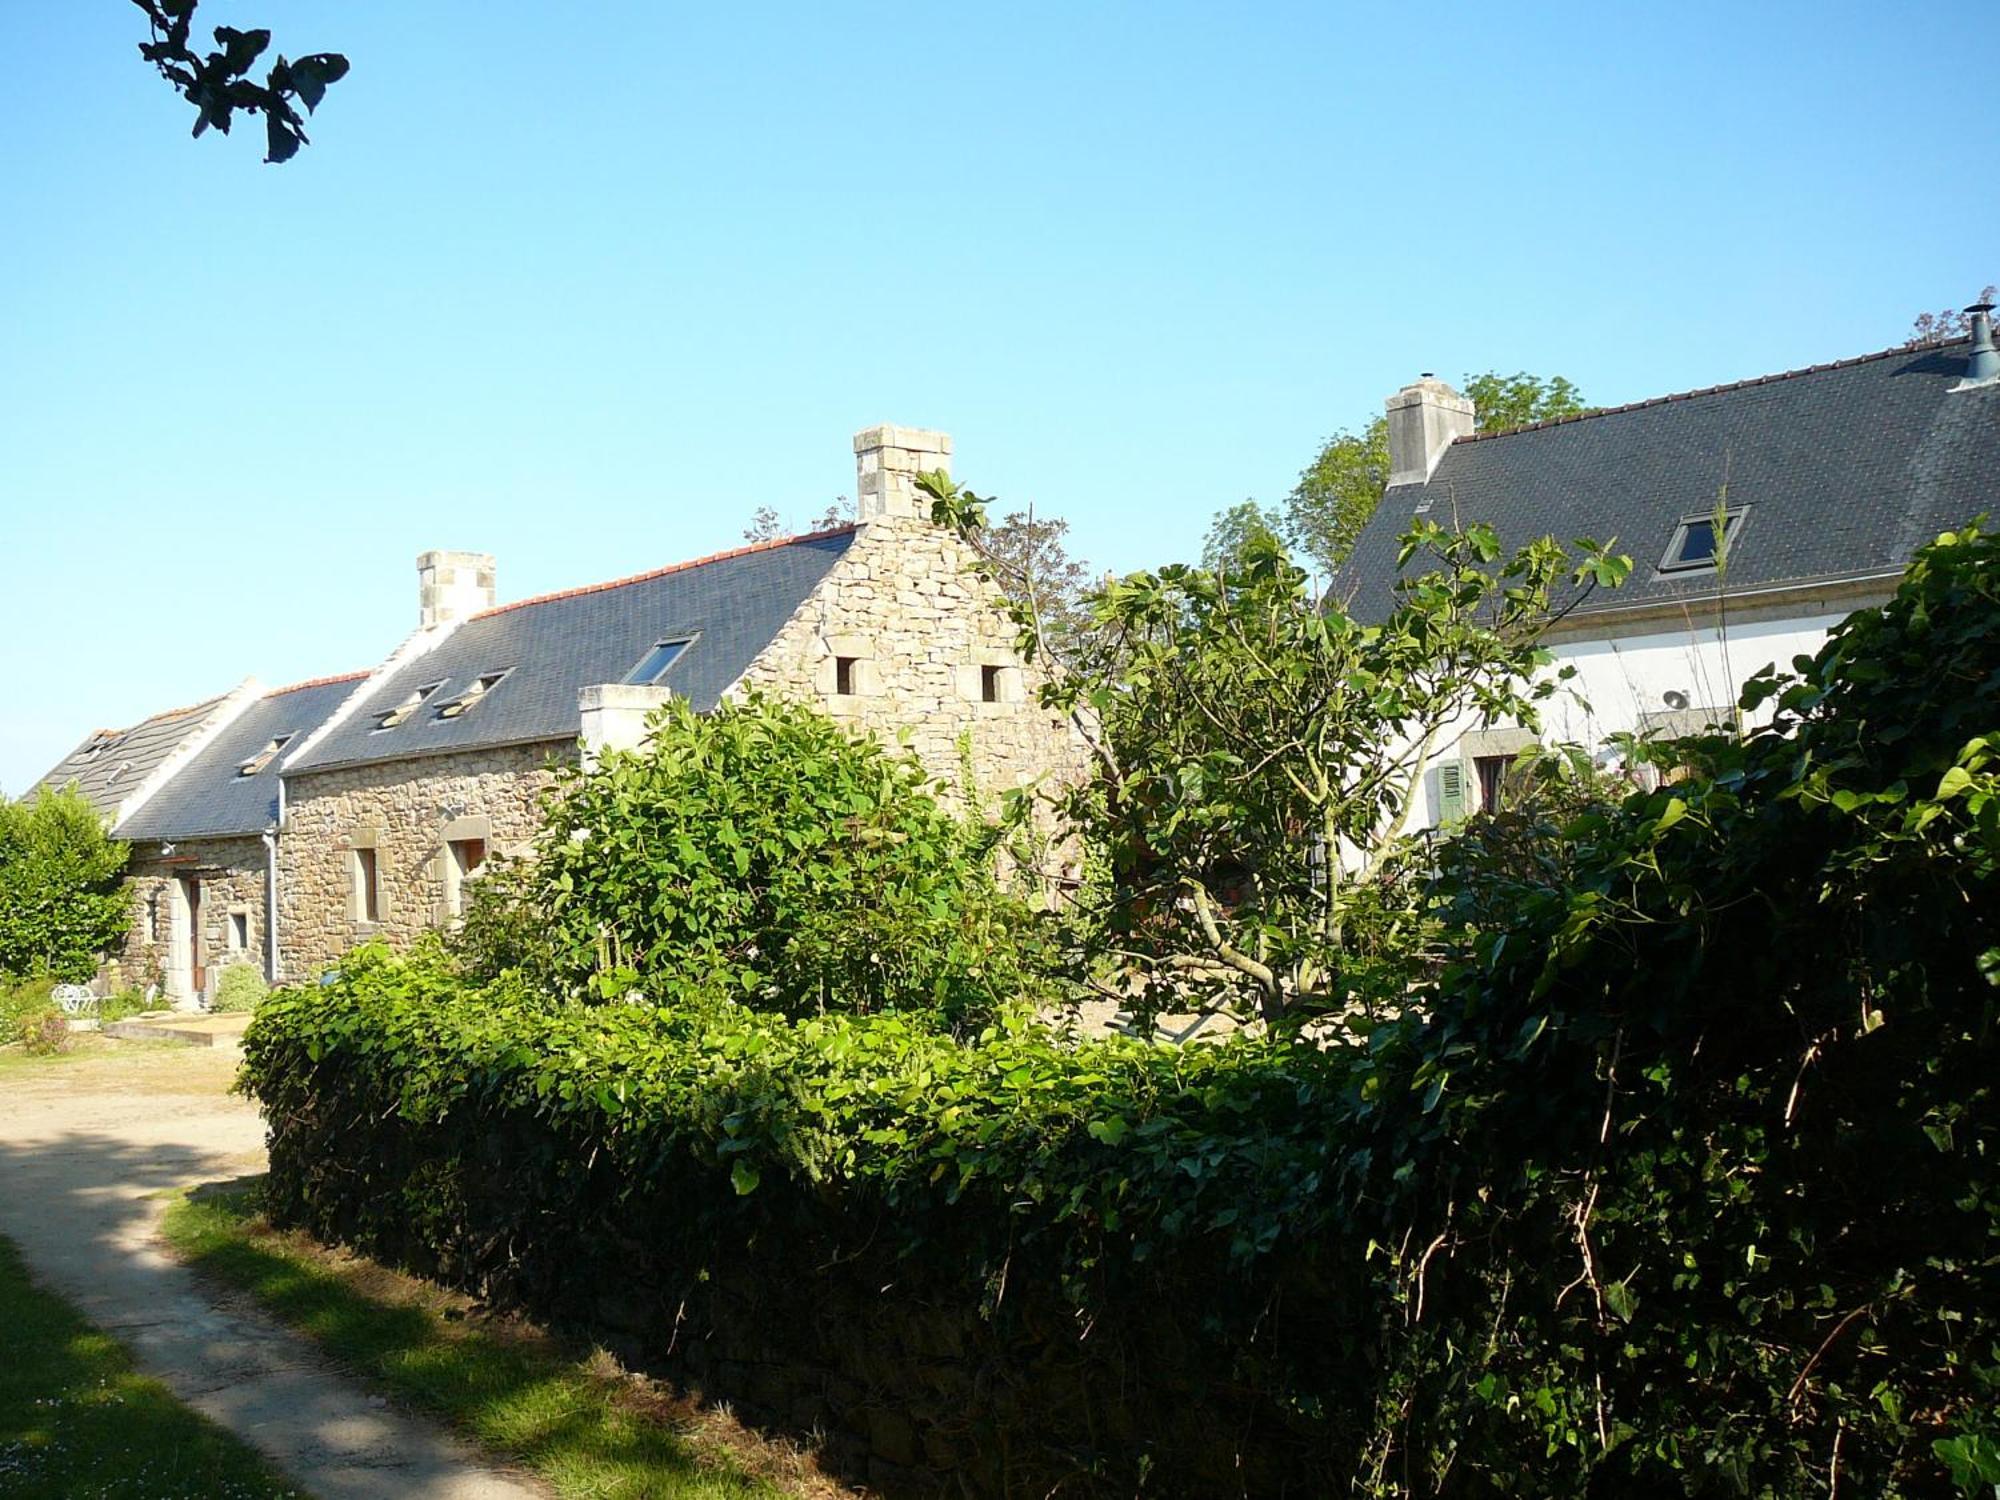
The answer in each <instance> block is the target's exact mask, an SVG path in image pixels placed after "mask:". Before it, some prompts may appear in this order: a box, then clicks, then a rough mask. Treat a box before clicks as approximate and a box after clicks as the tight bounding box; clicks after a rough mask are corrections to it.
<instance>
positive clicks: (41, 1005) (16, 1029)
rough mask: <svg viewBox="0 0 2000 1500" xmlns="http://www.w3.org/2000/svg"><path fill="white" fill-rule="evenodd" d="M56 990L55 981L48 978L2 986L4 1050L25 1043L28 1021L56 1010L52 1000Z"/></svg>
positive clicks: (0, 1007) (0, 1021) (0, 1004)
mask: <svg viewBox="0 0 2000 1500" xmlns="http://www.w3.org/2000/svg"><path fill="white" fill-rule="evenodd" d="M55 987H56V982H55V980H53V979H47V978H43V979H24V980H19V981H16V982H15V983H13V984H7V983H4V982H0V1047H4V1046H6V1045H7V1043H9V1042H18V1041H20V1040H21V1038H22V1035H23V1033H24V1031H25V1026H24V1022H25V1021H26V1020H27V1018H28V1017H30V1016H39V1015H40V1014H42V1013H43V1012H44V1011H47V1010H51V1009H53V1008H54V1006H55V1002H54V1001H53V1000H52V999H51V998H50V996H51V994H52V993H53V992H54V990H55Z"/></svg>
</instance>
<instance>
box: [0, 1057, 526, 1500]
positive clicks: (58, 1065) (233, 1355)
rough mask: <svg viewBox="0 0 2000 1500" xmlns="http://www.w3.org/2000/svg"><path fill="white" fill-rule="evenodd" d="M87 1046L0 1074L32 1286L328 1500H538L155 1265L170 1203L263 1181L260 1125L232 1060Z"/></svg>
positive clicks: (1, 1143) (3, 1192)
mask: <svg viewBox="0 0 2000 1500" xmlns="http://www.w3.org/2000/svg"><path fill="white" fill-rule="evenodd" d="M94 1045H95V1046H96V1047H97V1048H100V1049H102V1050H100V1051H95V1052H93V1053H91V1054H90V1055H88V1056H85V1057H78V1058H74V1059H62V1060H57V1061H53V1062H49V1063H40V1064H34V1065H27V1066H23V1065H19V1064H13V1065H9V1066H8V1067H6V1068H5V1069H4V1070H0V1234H4V1235H6V1236H7V1237H8V1238H9V1239H11V1240H12V1241H13V1242H14V1243H15V1244H16V1245H17V1246H19V1247H20V1251H21V1254H22V1256H23V1257H24V1258H25V1259H26V1261H27V1263H28V1266H29V1269H30V1270H31V1271H32V1272H33V1274H34V1277H35V1280H36V1281H37V1282H39V1283H40V1284H42V1285H43V1286H46V1287H49V1288H50V1289H52V1290H54V1291H57V1292H60V1293H61V1294H62V1295H63V1296H65V1297H67V1298H69V1299H70V1301H71V1302H73V1303H74V1304H75V1305H76V1306H77V1307H78V1308H79V1309H80V1310H81V1311H82V1313H83V1314H84V1316H85V1317H87V1318H89V1319H90V1320H91V1321H92V1322H94V1323H96V1324H97V1325H98V1326H99V1327H101V1328H103V1329H105V1330H106V1331H108V1332H110V1333H112V1334H115V1335H116V1336H117V1337H118V1338H119V1339H121V1340H123V1341H124V1343H125V1344H126V1345H127V1346H128V1347H129V1348H130V1349H131V1350H132V1353H133V1355H134V1357H135V1358H136V1360H137V1361H138V1363H139V1365H140V1367H141V1368H142V1369H144V1370H145V1371H146V1372H147V1373H148V1374H151V1375H155V1376H157V1377H159V1378H160V1379H161V1380H163V1381H165V1382H166V1383H167V1385H169V1386H170V1387H172V1389H173V1390H174V1392H175V1394H177V1395H178V1396H179V1397H180V1398H181V1399H182V1400H183V1401H185V1402H187V1404H188V1405H190V1406H192V1407H194V1408H195V1409H196V1410H197V1411H199V1412H201V1413H203V1414H204V1415H205V1416H208V1417H210V1418H212V1419H213V1420H215V1421H216V1422H219V1423H221V1424H222V1425H223V1426H224V1427H227V1428H228V1429H229V1430H230V1431H231V1432H233V1433H235V1434H236V1435H237V1436H238V1437H239V1438H242V1439H243V1440H244V1441H245V1442H247V1443H250V1444H251V1445H252V1446H254V1447H256V1448H257V1449H259V1450H260V1451H262V1452H263V1453H265V1454H266V1455H267V1456H269V1457H270V1459H271V1460H272V1461H273V1462H274V1463H276V1464H277V1465H278V1466H279V1467H280V1468H282V1469H283V1470H285V1472H286V1473H287V1474H289V1475H290V1476H291V1477H292V1478H293V1479H294V1480H296V1481H297V1482H298V1483H299V1484H300V1485H301V1486H303V1487H304V1488H305V1489H307V1490H309V1491H310V1492H311V1493H312V1494H314V1495H316V1496H319V1497H320V1500H537V1497H545V1496H546V1494H547V1492H546V1491H545V1490H544V1489H542V1488H541V1487H540V1486H539V1485H537V1484H536V1483H534V1482H533V1481H532V1480H528V1479H524V1478H522V1477H520V1476H518V1475H513V1474H507V1473H503V1472H501V1471H500V1470H498V1469H495V1468H492V1467H490V1466H488V1465H486V1464H485V1463H484V1462H482V1461H481V1460H480V1459H479V1458H478V1457H477V1456H476V1455H474V1454H472V1453H471V1452H470V1451H469V1450H468V1449H467V1448H466V1447H465V1446H464V1445H462V1444H460V1443H458V1442H457V1441H455V1440H454V1439H452V1438H450V1437H448V1436H446V1435H445V1434H444V1433H443V1432H441V1431H440V1430H439V1429H437V1428H436V1427H434V1426H432V1425H431V1424H429V1423H427V1422H424V1421H421V1420H418V1419H414V1418H411V1417H406V1416H403V1415H401V1414H399V1413H397V1412H395V1411H392V1410H391V1409H389V1408H388V1406H387V1405H386V1404H384V1403H383V1402H382V1400H381V1398H379V1397H372V1396H370V1395H369V1394H368V1393H367V1392H366V1391H364V1390H362V1389H360V1388H359V1387H358V1386H356V1385H355V1384H353V1383H352V1382H351V1381H349V1380H348V1379H347V1378H346V1377H344V1376H343V1375H341V1374H340V1373H338V1372H337V1371H335V1370H334V1369H332V1368H331V1367H330V1366H329V1365H328V1363H327V1362H326V1361H325V1360H324V1359H323V1358H321V1357H320V1356H319V1355H318V1354H317V1353H316V1351H314V1350H313V1349H312V1348H311V1347H310V1346H308V1345H307V1344H306V1343H305V1342H304V1341H302V1340H301V1339H299V1338H298V1337H297V1336H296V1335H294V1334H292V1333H290V1332H288V1331H286V1330H285V1329H283V1328H281V1327H280V1326H279V1325H277V1324H275V1323H273V1322H271V1321H269V1320H268V1319H266V1318H264V1317H263V1316H261V1315H260V1314H258V1313H257V1312H256V1311H255V1310H254V1309H252V1308H250V1307H248V1306H247V1305H245V1304H243V1303H242V1302H240V1301H239V1300H237V1299H235V1298H232V1297H229V1296H227V1295H226V1294H223V1293H221V1292H218V1291H216V1290H214V1289H212V1288H210V1287H208V1286H206V1285H205V1284H203V1283H201V1282H199V1281H197V1280H196V1279H195V1278H194V1277H193V1276H192V1275H191V1274H190V1273H189V1272H188V1271H186V1270H185V1269H183V1268H182V1267H180V1266H178V1265H176V1264H174V1262H172V1261H171V1260H169V1259H168V1258H167V1257H166V1256H165V1254H164V1253H163V1252H162V1251H161V1250H160V1248H159V1246H158V1244H157V1243H156V1241H155V1229H156V1226H157V1225H158V1223H159V1218H160V1215H161V1213H162V1212H164V1210H165V1207H166V1203H165V1199H166V1197H167V1196H168V1190H172V1189H179V1188H184V1187H188V1186H190V1185H193V1184H196V1183H204V1182H219V1181H227V1180H229V1179H232V1178H235V1177H241V1176H244V1175H246V1174H250V1173H255V1172H261V1171H262V1170H263V1169H264V1130H263V1125H262V1122H261V1121H260V1120H259V1119H258V1117H257V1112H256V1110H255V1108H254V1107H253V1106H251V1105H250V1104H248V1103H247V1102H246V1101H244V1100H242V1099H238V1098H235V1097H232V1096H231V1095H229V1094H228V1093H227V1092H226V1090H227V1089H228V1087H229V1082H230V1079H231V1077H232V1076H233V1074H234V1070H235V1049H234V1048H215V1049H212V1048H200V1047H173V1046H159V1045H149V1044H146V1043H129V1042H120V1043H112V1042H96V1043H95V1044H94ZM6 1337H7V1334H6V1330H5V1329H0V1357H4V1354H5V1349H6Z"/></svg>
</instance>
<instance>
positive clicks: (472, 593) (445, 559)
mask: <svg viewBox="0 0 2000 1500" xmlns="http://www.w3.org/2000/svg"><path fill="white" fill-rule="evenodd" d="M492 607H493V554H492V553H490V552H445V551H442V550H433V551H430V552H420V553H418V554H417V625H418V628H419V629H423V630H428V629H429V628H430V627H431V626H433V625H442V624H444V623H445V621H447V620H462V619H464V618H465V617H466V616H467V615H476V614H478V613H479V612H480V611H481V610H482V609H491V608H492Z"/></svg>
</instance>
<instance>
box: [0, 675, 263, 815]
mask: <svg viewBox="0 0 2000 1500" xmlns="http://www.w3.org/2000/svg"><path fill="white" fill-rule="evenodd" d="M228 696H229V695H228V694H226V693H224V694H221V695H219V696H217V697H214V698H210V699H208V700H206V701H205V702H202V703H193V704H189V705H188V706H187V707H186V708H170V709H168V710H167V711H166V712H164V713H157V714H154V715H153V716H152V717H151V718H149V719H141V720H140V721H139V722H138V723H137V724H134V725H133V726H132V727H131V728H129V729H99V730H96V731H94V732H92V733H91V734H88V735H86V736H84V740H83V743H82V744H80V745H78V746H77V747H76V748H75V749H74V750H72V751H70V753H69V754H68V755H65V756H64V757H63V758H62V759H61V760H60V761H58V762H56V764H55V767H54V768H53V769H52V770H50V772H49V773H48V775H46V776H44V777H43V778H42V779H41V780H40V781H38V782H36V783H35V785H34V786H32V787H30V788H29V789H28V791H29V794H30V795H33V794H34V793H35V792H36V791H37V790H39V789H40V788H42V787H47V788H49V789H50V790H51V791H60V790H61V789H62V788H63V787H65V786H72V785H73V786H75V788H76V789H77V790H78V791H79V792H81V793H83V795H84V797H85V799H86V800H87V801H88V802H89V803H90V805H91V806H92V807H94V808H96V809H97V810H98V812H100V813H102V814H104V815H105V816H106V817H109V816H111V815H112V814H114V813H116V812H117V810H118V806H119V804H120V803H122V802H123V801H124V800H125V799H126V798H127V797H129V796H131V795H132V793H133V792H135V791H137V790H138V789H139V787H140V786H141V785H142V784H144V782H145V780H146V778H147V777H148V776H150V775H152V774H153V772H155V771H157V770H158V769H159V768H160V766H161V764H162V763H163V762H164V761H165V760H166V759H167V757H168V756H170V755H172V754H173V753H174V751H176V750H178V749H179V748H180V747H181V746H182V745H183V744H185V743H186V742H187V741H188V739H189V738H191V737H192V736H193V735H195V734H197V733H199V732H200V730H201V728H202V726H203V725H205V724H206V723H207V722H208V721H209V718H210V717H211V716H212V715H213V714H215V713H216V712H217V711H218V710H220V709H221V708H222V706H223V704H224V702H225V701H226V700H227V698H228Z"/></svg>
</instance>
